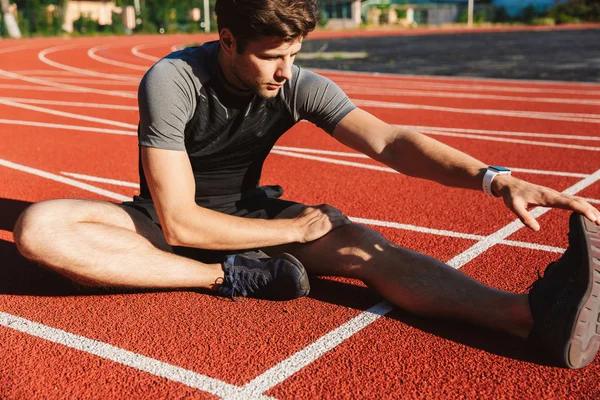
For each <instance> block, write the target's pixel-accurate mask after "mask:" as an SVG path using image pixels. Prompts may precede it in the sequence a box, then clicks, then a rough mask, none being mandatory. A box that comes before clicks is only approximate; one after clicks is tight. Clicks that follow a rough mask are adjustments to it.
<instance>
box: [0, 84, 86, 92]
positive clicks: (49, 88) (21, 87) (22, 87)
mask: <svg viewBox="0 0 600 400" xmlns="http://www.w3.org/2000/svg"><path fill="white" fill-rule="evenodd" d="M0 89H9V90H10V89H14V90H31V91H34V92H70V93H73V92H80V90H76V89H67V88H59V87H52V86H34V85H12V84H0Z"/></svg>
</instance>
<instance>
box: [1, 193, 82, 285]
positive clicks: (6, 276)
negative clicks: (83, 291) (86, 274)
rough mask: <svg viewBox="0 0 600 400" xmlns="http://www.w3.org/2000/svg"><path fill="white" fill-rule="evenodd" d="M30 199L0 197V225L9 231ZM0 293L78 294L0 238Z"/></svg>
mask: <svg viewBox="0 0 600 400" xmlns="http://www.w3.org/2000/svg"><path fill="white" fill-rule="evenodd" d="M30 204H31V203H28V202H24V201H19V200H12V199H3V198H0V210H2V214H1V215H0V229H2V230H5V231H10V232H12V231H13V229H14V227H15V222H16V221H17V218H18V217H19V215H20V214H21V213H22V212H23V210H25V208H27V207H28V206H29V205H30ZM0 260H2V261H1V262H0V294H16V295H35V296H68V295H74V294H80V290H78V289H77V288H76V287H75V286H74V285H73V284H72V283H71V282H70V281H69V280H68V279H66V278H64V277H62V276H60V275H58V274H56V273H55V272H52V271H50V270H47V269H45V268H43V267H41V266H39V265H38V264H36V263H33V262H31V261H29V260H27V259H26V258H24V257H23V256H22V255H21V254H20V253H19V251H18V250H17V246H16V245H15V244H14V243H12V242H9V241H5V240H0Z"/></svg>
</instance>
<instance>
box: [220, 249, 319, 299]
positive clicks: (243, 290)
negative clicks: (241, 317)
mask: <svg viewBox="0 0 600 400" xmlns="http://www.w3.org/2000/svg"><path fill="white" fill-rule="evenodd" d="M222 266H223V272H225V278H224V280H223V283H222V284H221V287H219V290H218V292H219V293H220V294H222V295H223V296H228V297H231V298H232V299H233V297H234V296H244V297H255V298H259V299H267V300H292V299H297V298H299V297H302V296H306V295H308V293H309V292H310V284H309V282H308V275H307V274H306V270H305V269H304V266H303V265H302V263H301V262H300V261H298V260H297V259H296V258H295V257H294V256H292V255H291V254H288V253H282V254H280V255H278V256H277V257H273V258H269V257H268V256H267V255H266V254H264V253H262V252H253V253H244V254H236V255H231V256H228V257H227V259H226V260H225V262H223V264H222Z"/></svg>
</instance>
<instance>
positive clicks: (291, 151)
mask: <svg viewBox="0 0 600 400" xmlns="http://www.w3.org/2000/svg"><path fill="white" fill-rule="evenodd" d="M281 148H285V149H286V150H280V149H281ZM271 153H273V154H279V155H282V156H289V157H296V158H303V159H306V160H313V161H321V162H326V163H330V164H338V165H347V166H349V167H357V168H365V169H371V170H375V171H382V172H391V173H395V174H397V173H399V172H398V171H396V170H395V169H393V168H389V167H382V166H378V165H371V164H365V163H360V162H353V161H345V160H338V159H335V158H329V157H319V156H313V155H308V154H306V153H312V154H326V155H333V156H344V157H354V158H361V159H364V158H367V159H369V157H368V156H366V155H364V154H359V153H345V152H341V151H329V150H313V149H307V148H302V147H289V146H274V147H273V150H271ZM347 154H348V155H347ZM350 155H351V156H350ZM510 169H511V170H513V171H515V172H522V173H528V174H536V175H551V176H565V177H570V178H585V177H587V176H588V175H589V174H584V173H578V172H562V171H546V170H539V169H528V168H514V167H510Z"/></svg>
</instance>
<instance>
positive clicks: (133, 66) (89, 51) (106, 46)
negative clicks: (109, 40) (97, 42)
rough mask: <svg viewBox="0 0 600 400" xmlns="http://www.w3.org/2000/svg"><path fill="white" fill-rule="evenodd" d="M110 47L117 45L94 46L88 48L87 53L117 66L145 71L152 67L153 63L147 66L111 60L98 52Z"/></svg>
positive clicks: (95, 58)
mask: <svg viewBox="0 0 600 400" xmlns="http://www.w3.org/2000/svg"><path fill="white" fill-rule="evenodd" d="M109 47H115V46H113V45H104V46H97V47H92V48H91V49H89V50H88V52H87V55H88V57H90V58H92V59H94V60H96V61H100V62H101V63H104V64H110V65H115V66H117V67H122V68H129V69H133V70H136V71H144V72H145V71H148V69H150V67H151V65H149V66H147V67H145V66H143V65H136V64H130V63H126V62H121V61H116V60H111V59H108V58H106V57H102V56H99V55H98V54H96V53H97V52H98V51H101V50H106V49H107V48H109Z"/></svg>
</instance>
